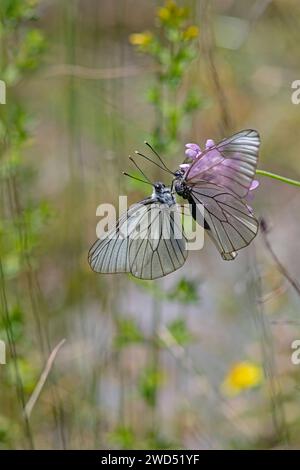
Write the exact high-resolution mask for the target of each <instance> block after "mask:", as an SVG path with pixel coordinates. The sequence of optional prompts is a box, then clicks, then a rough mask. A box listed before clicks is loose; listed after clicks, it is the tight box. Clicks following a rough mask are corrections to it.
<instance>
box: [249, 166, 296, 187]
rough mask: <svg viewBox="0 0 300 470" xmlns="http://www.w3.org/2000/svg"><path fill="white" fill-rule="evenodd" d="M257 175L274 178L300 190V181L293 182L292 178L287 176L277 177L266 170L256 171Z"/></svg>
mask: <svg viewBox="0 0 300 470" xmlns="http://www.w3.org/2000/svg"><path fill="white" fill-rule="evenodd" d="M256 174H257V175H261V176H268V177H269V178H274V179H275V180H278V181H282V182H283V183H287V184H292V185H293V186H298V187H299V188H300V181H297V180H292V179H291V178H286V177H285V176H280V175H275V173H270V172H269V171H265V170H256Z"/></svg>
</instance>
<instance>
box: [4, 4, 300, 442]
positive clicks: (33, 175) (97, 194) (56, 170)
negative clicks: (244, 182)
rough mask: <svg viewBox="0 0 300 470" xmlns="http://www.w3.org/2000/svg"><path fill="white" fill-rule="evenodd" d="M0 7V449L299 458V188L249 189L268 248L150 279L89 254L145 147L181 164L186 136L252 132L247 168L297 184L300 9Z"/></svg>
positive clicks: (259, 242)
mask: <svg viewBox="0 0 300 470" xmlns="http://www.w3.org/2000/svg"><path fill="white" fill-rule="evenodd" d="M0 15H1V16H0V18H1V21H0V79H1V80H4V81H5V83H6V85H7V97H6V105H0V187H1V199H0V202H1V209H0V210H1V213H0V301H1V303H0V311H1V317H0V339H1V340H3V341H5V342H6V345H7V364H6V365H0V394H1V395H0V398H1V401H0V448H3V449H16V448H17V449H20V448H47V449H48V448H49V449H56V448H58V449H62V448H67V449H70V448H79V449H91V448H116V449H135V448H144V449H146V448H147V449H148V448H149V449H177V448H186V449H195V448H197V449H211V448H213V449H218V448H222V449H223V448H224V449H232V448H233V449H244V448H250V449H255V448H287V447H288V448H297V447H299V445H300V407H299V394H300V388H299V387H300V375H299V374H300V365H299V366H297V365H293V364H292V363H291V354H292V352H293V350H292V348H291V343H292V341H294V340H295V339H300V318H299V307H300V299H299V288H298V289H297V279H299V276H300V263H299V252H300V228H299V210H300V195H299V189H298V188H295V187H292V186H288V185H287V184H284V183H279V182H277V181H275V180H271V179H267V178H264V179H263V178H259V180H260V186H259V189H258V190H257V191H256V194H255V199H254V201H253V202H252V205H253V207H254V210H255V214H256V215H257V217H264V218H265V220H266V221H267V223H268V226H269V233H268V235H267V236H268V238H267V240H268V241H269V245H266V235H265V236H264V235H263V234H261V233H260V234H259V235H258V236H257V238H256V239H255V241H254V242H253V243H252V244H251V246H249V247H248V248H247V249H245V250H243V251H242V252H240V253H239V255H238V257H237V259H236V260H235V261H234V262H231V263H229V262H224V261H223V260H222V259H221V257H220V255H219V253H218V252H217V250H216V249H215V247H214V246H213V245H212V244H211V243H210V241H209V240H208V241H207V242H205V245H204V248H203V250H201V251H200V252H197V253H193V254H192V255H190V256H189V259H188V261H187V262H186V263H185V265H184V266H183V268H182V269H181V270H179V271H178V272H176V273H173V274H171V275H169V276H167V277H166V278H164V279H161V280H158V281H152V282H151V281H149V282H148V281H144V282H142V281H141V282H139V281H137V280H134V279H133V278H131V277H129V276H126V275H97V274H95V273H93V272H92V271H91V270H90V268H89V266H88V263H87V252H88V250H89V248H90V246H91V244H92V243H93V241H94V240H95V237H96V235H95V229H96V224H97V222H98V218H97V217H96V208H97V206H98V205H99V204H100V203H102V202H110V203H114V204H117V203H118V197H119V194H128V198H129V201H130V203H132V202H136V201H139V200H140V199H142V198H143V197H144V196H145V195H148V190H149V188H148V187H147V186H146V185H143V184H139V183H136V182H132V181H130V180H129V181H128V180H126V179H125V177H124V176H123V175H122V171H129V172H131V173H134V172H132V170H131V169H130V165H129V161H128V154H130V153H133V152H134V150H135V149H136V148H139V149H140V150H143V141H144V140H145V139H148V140H149V141H151V142H152V143H153V144H154V145H155V146H156V147H157V148H158V149H159V150H160V152H161V153H162V156H163V157H164V158H165V161H166V163H167V164H168V166H170V167H172V168H176V167H177V166H178V164H179V163H181V162H182V160H183V158H184V144H185V143H186V142H197V143H199V144H200V145H203V144H204V142H205V140H206V139H207V138H213V139H215V140H218V139H221V138H223V137H225V136H226V135H230V133H233V132H236V131H238V130H240V129H243V128H248V127H251V128H254V129H257V130H258V131H259V132H260V134H261V139H262V146H261V152H260V163H259V168H261V169H265V170H269V171H272V172H275V173H279V174H282V175H285V176H288V177H292V178H296V179H297V178H298V179H299V178H300V159H299V125H300V107H299V106H297V105H294V104H292V101H291V94H292V89H291V83H292V82H293V81H294V80H297V79H300V70H299V51H298V49H299V41H300V4H299V2H298V1H297V0H273V1H272V0H257V1H250V0H243V1H237V0H215V1H209V0H183V1H178V2H176V3H174V2H171V1H169V2H168V1H167V2H166V3H164V2H162V1H160V2H156V1H146V0H110V1H108V0H85V1H83V0H60V1H58V0H40V1H35V0H23V1H21V0H1V6H0ZM143 168H144V169H145V171H146V172H147V174H148V175H149V177H152V178H155V179H156V178H160V179H162V180H163V181H164V182H165V183H168V184H169V183H170V180H169V179H168V176H166V175H165V174H161V173H160V172H159V170H157V168H156V167H153V166H151V164H150V165H148V164H147V165H145V166H144V167H143ZM270 247H271V250H270ZM272 250H273V252H274V253H275V254H276V255H277V257H278V260H280V262H281V263H282V265H283V266H284V267H285V270H283V269H282V266H281V265H280V264H279V263H278V260H276V258H274V256H273V255H272ZM288 277H289V278H291V279H292V281H294V283H295V284H296V286H294V287H293V286H292V285H291V283H290V282H289V280H288ZM295 287H296V288H295ZM63 338H65V339H66V342H65V343H64V345H63V346H62V347H61V349H60V350H59V351H58V353H57V356H56V358H55V361H54V362H53V363H52V364H50V362H49V357H50V361H51V358H52V359H54V356H53V355H52V356H50V353H51V351H53V349H54V348H55V346H56V345H57V344H58V343H59V342H60V341H61V340H62V339H63ZM47 360H48V366H49V367H48V369H47V368H46V375H47V380H46V382H45V383H44V384H43V387H42V388H41V390H40V393H39V394H38V396H36V397H35V398H36V400H33V399H32V398H31V402H30V403H31V404H33V407H32V409H31V410H30V411H31V412H28V413H27V414H26V413H25V414H24V407H25V405H26V403H27V404H28V401H29V400H30V397H32V393H34V391H37V389H36V386H37V384H38V382H39V379H40V376H41V373H42V371H43V370H44V368H45V366H46V364H47ZM33 398H34V396H33ZM32 400H33V401H32ZM26 409H27V411H28V405H27V408H26Z"/></svg>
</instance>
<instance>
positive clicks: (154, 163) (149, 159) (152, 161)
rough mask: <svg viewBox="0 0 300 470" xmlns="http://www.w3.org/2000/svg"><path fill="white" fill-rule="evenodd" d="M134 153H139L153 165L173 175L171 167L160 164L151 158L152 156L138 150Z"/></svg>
mask: <svg viewBox="0 0 300 470" xmlns="http://www.w3.org/2000/svg"><path fill="white" fill-rule="evenodd" d="M134 153H135V154H136V155H139V156H140V157H143V158H145V159H146V160H148V162H151V163H153V165H156V166H158V168H160V169H161V170H163V171H166V172H167V173H171V174H172V175H173V172H172V171H170V170H169V169H166V168H164V167H162V166H160V165H159V164H158V163H156V162H155V161H154V160H151V158H149V157H147V156H146V155H144V154H143V153H140V152H139V151H138V150H136V151H135V152H134Z"/></svg>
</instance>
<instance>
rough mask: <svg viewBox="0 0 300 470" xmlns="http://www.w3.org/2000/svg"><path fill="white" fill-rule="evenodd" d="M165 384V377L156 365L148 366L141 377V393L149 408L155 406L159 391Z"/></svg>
mask: <svg viewBox="0 0 300 470" xmlns="http://www.w3.org/2000/svg"><path fill="white" fill-rule="evenodd" d="M162 382H163V375H162V373H161V371H160V370H158V369H157V367H156V366H155V365H150V366H148V367H147V368H146V369H145V370H144V371H143V372H142V375H141V377H140V381H139V391H140V394H141V395H142V397H143V398H144V400H145V401H146V402H147V403H148V405H149V406H152V407H153V406H155V404H156V399H157V391H158V388H159V387H160V385H161V384H162Z"/></svg>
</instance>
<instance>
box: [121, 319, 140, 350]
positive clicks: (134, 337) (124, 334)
mask: <svg viewBox="0 0 300 470" xmlns="http://www.w3.org/2000/svg"><path fill="white" fill-rule="evenodd" d="M117 328H118V333H117V336H116V337H115V345H116V346H117V347H119V348H123V347H125V346H128V345H130V344H132V343H139V342H141V341H143V339H144V337H143V334H142V332H141V330H140V329H139V327H138V325H137V324H136V322H135V321H134V320H133V319H131V318H120V319H118V322H117Z"/></svg>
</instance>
